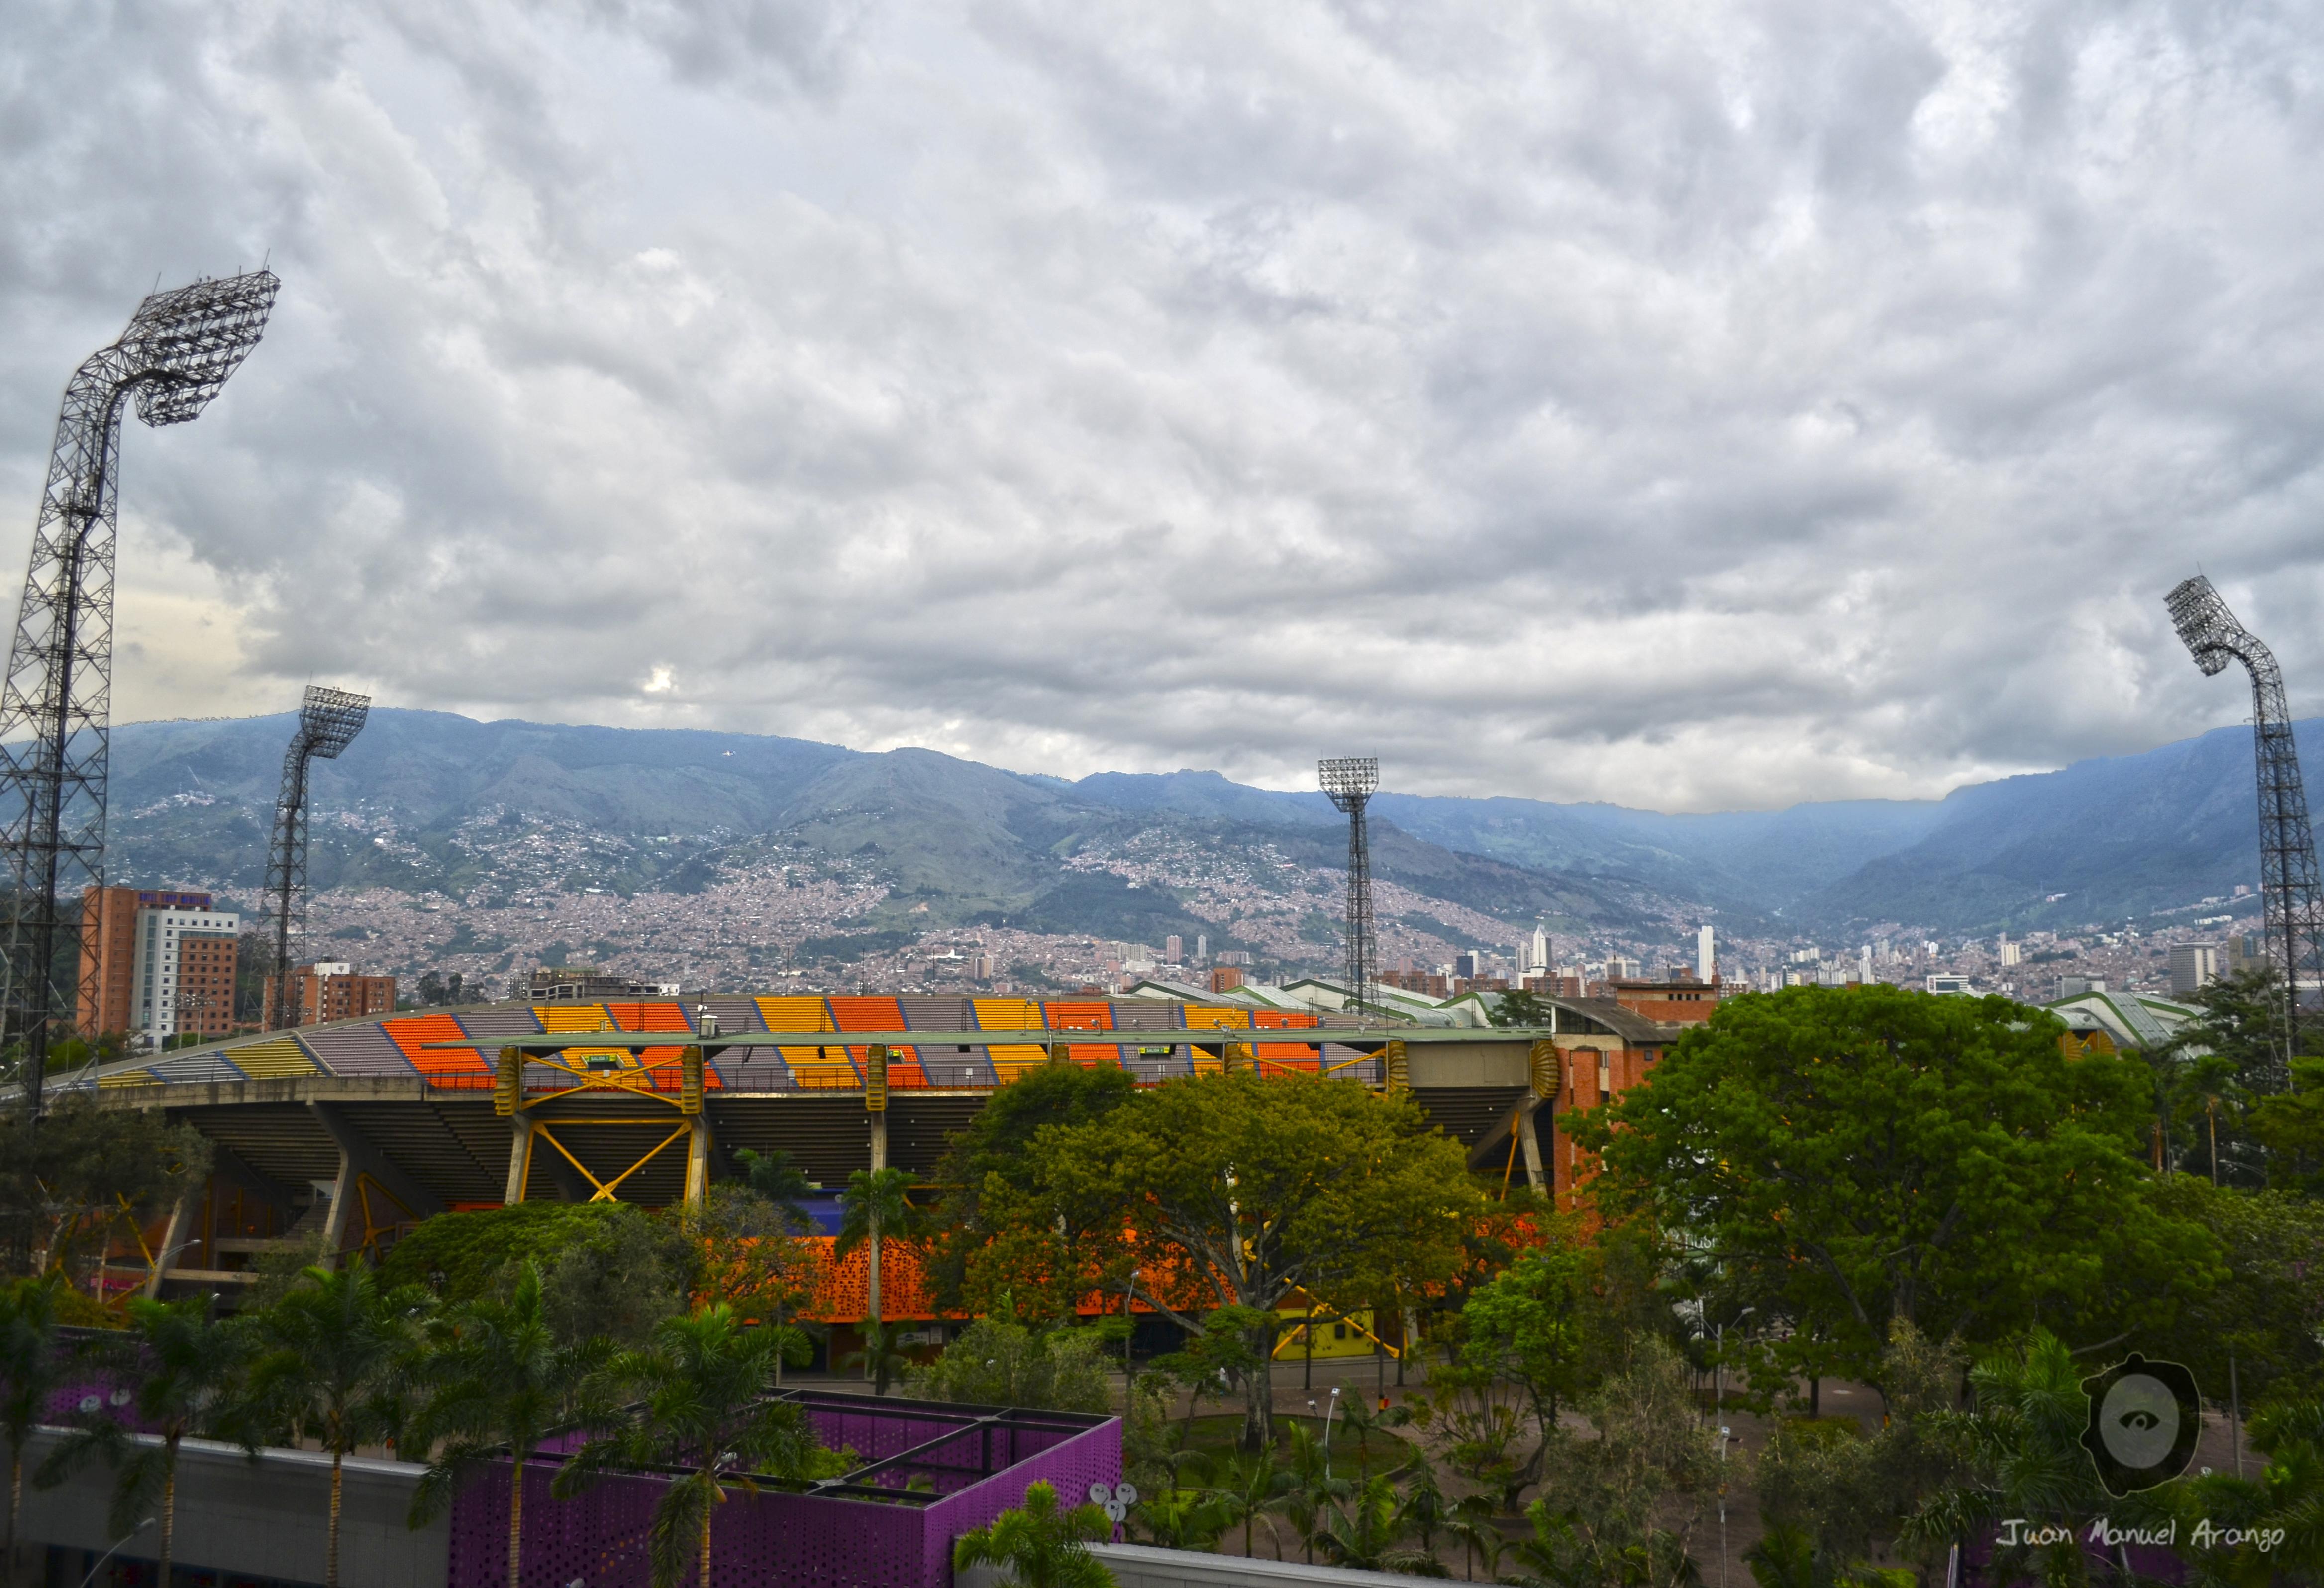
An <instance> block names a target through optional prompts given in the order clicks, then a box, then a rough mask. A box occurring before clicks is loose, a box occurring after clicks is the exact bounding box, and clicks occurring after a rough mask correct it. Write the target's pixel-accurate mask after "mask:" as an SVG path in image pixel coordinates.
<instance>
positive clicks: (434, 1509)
mask: <svg viewBox="0 0 2324 1588" xmlns="http://www.w3.org/2000/svg"><path fill="white" fill-rule="evenodd" d="M611 1353H612V1347H611V1345H610V1344H609V1343H607V1342H606V1341H604V1340H603V1339H593V1340H589V1341H586V1342H585V1343H581V1344H579V1345H564V1344H560V1343H558V1338H557V1334H556V1332H555V1331H554V1330H552V1329H551V1328H550V1327H549V1322H548V1319H547V1317H546V1316H544V1314H543V1311H542V1308H541V1301H540V1270H539V1268H538V1267H536V1266H535V1265H534V1264H533V1263H532V1262H531V1261H530V1260H527V1261H526V1263H525V1265H524V1268H523V1269H522V1271H521V1273H520V1274H519V1275H518V1277H517V1283H516V1293H515V1294H514V1295H513V1296H512V1297H510V1298H509V1299H508V1300H506V1301H493V1300H489V1299H486V1300H478V1301H473V1302H470V1303H469V1304H468V1305H467V1306H464V1307H462V1308H461V1309H460V1310H459V1311H457V1313H455V1314H453V1315H452V1316H451V1317H450V1318H448V1319H447V1320H446V1321H445V1328H444V1330H443V1334H442V1336H441V1343H439V1345H438V1348H437V1349H436V1350H435V1351H433V1352H431V1353H429V1357H428V1361H427V1377H428V1379H429V1382H430V1384H431V1385H432V1389H431V1390H430V1392H429V1396H428V1399H427V1400H426V1401H425V1402H424V1403H423V1404H422V1405H421V1407H420V1411H419V1414H418V1416H417V1417H416V1418H415V1419H414V1425H413V1428H412V1431H411V1436H410V1438H409V1439H408V1440H407V1443H408V1444H409V1445H411V1446H412V1448H414V1449H415V1450H424V1449H428V1448H430V1447H433V1446H436V1445H438V1441H439V1440H440V1441H442V1442H443V1443H442V1445H441V1447H440V1448H438V1450H437V1453H436V1458H435V1460H434V1461H432V1462H431V1463H429V1467H428V1471H427V1473H426V1474H425V1475H424V1476H423V1477H421V1479H420V1487H419V1489H418V1490H417V1491H415V1492H414V1493H413V1495H412V1497H411V1525H412V1526H413V1527H415V1528H418V1527H424V1526H425V1525H427V1523H429V1521H431V1520H433V1519H435V1518H436V1517H437V1516H438V1515H439V1514H441V1512H442V1511H443V1510H444V1509H445V1507H447V1505H449V1504H450V1503H451V1502H452V1496H453V1495H454V1493H455V1492H457V1491H458V1489H459V1487H460V1485H461V1483H462V1482H464V1481H466V1478H467V1477H468V1475H469V1474H470V1473H473V1472H474V1471H475V1469H476V1468H477V1466H479V1465H480V1464H481V1463H484V1461H486V1460H488V1459H489V1458H490V1457H491V1456H492V1455H493V1454H494V1453H495V1452H497V1451H499V1450H501V1449H503V1448H504V1449H506V1450H507V1451H508V1453H509V1456H510V1459H511V1460H512V1463H514V1468H515V1470H514V1472H513V1473H512V1474H511V1478H510V1485H509V1524H508V1580H509V1588H520V1584H521V1563H522V1561H523V1558H524V1552H523V1546H524V1468H525V1463H526V1462H527V1461H529V1460H530V1459H531V1457H532V1454H533V1453H534V1452H536V1451H537V1450H539V1448H540V1445H541V1442H542V1441H543V1440H545V1439H547V1438H548V1437H549V1436H550V1435H551V1434H553V1433H555V1432H557V1431H558V1429H559V1428H561V1427H565V1426H569V1425H571V1424H573V1423H575V1422H585V1423H586V1422H590V1421H594V1420H597V1419H598V1418H600V1417H603V1416H604V1414H605V1412H606V1410H607V1408H604V1406H603V1405H602V1404H601V1403H600V1402H599V1401H598V1400H597V1399H596V1398H595V1395H594V1394H593V1391H594V1390H595V1380H596V1375H597V1373H598V1371H599V1370H600V1369H601V1368H603V1367H604V1362H605V1359H606V1357H607V1356H609V1355H610V1354H611Z"/></svg>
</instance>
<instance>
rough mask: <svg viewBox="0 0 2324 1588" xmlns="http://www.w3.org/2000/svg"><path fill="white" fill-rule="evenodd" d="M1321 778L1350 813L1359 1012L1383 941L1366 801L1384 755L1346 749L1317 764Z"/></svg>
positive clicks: (1351, 971)
mask: <svg viewBox="0 0 2324 1588" xmlns="http://www.w3.org/2000/svg"><path fill="white" fill-rule="evenodd" d="M1315 777H1316V780H1317V781H1318V782H1320V783H1322V784H1323V792H1324V793H1325V794H1327V795H1329V796H1330V797H1331V800H1332V803H1333V805H1334V806H1336V807H1337V808H1339V809H1341V810H1342V811H1345V812H1346V813H1347V817H1348V958H1347V971H1346V974H1347V978H1348V986H1349V988H1350V989H1351V991H1352V992H1354V993H1355V995H1356V1013H1357V1015H1358V1016H1359V1017H1360V1016H1361V1015H1362V1014H1363V1012H1364V1011H1365V1010H1366V1009H1368V1008H1369V1007H1370V1005H1371V1002H1372V989H1373V988H1374V986H1375V985H1377V984H1378V983H1379V943H1378V940H1377V939H1376V938H1375V937H1373V935H1372V843H1371V835H1370V833H1369V831H1368V830H1367V829H1366V828H1365V826H1364V807H1365V806H1366V805H1367V804H1368V803H1369V802H1370V799H1371V797H1372V795H1373V794H1374V793H1375V792H1377V791H1378V790H1379V757H1378V756H1372V755H1347V756H1342V757H1340V758H1339V759H1337V760H1334V761H1323V762H1316V764H1315Z"/></svg>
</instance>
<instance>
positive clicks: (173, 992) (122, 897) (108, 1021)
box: [79, 888, 242, 1042]
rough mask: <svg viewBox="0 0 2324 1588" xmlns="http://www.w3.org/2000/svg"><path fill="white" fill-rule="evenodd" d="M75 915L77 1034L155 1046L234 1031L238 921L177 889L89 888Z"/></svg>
mask: <svg viewBox="0 0 2324 1588" xmlns="http://www.w3.org/2000/svg"><path fill="white" fill-rule="evenodd" d="M81 914H82V919H84V920H88V921H90V922H92V923H93V928H94V929H93V930H90V931H88V932H84V933H83V934H82V937H81V962H80V963H81V999H80V1010H79V1017H80V1029H82V1030H83V1031H85V1032H88V1033H89V1034H91V1035H102V1034H104V1033H106V1032H119V1033H121V1034H123V1035H124V1036H127V1037H130V1038H132V1039H144V1040H146V1041H148V1042H160V1041H161V1039H163V1038H166V1037H175V1036H179V1035H181V1034H182V1035H189V1036H196V1037H201V1038H210V1037H225V1036H229V1035H231V1034H232V1033H233V1030H234V977H235V958H236V955H237V952H238V943H237V936H238V934H239V933H240V930H241V928H242V918H241V917H239V916H237V915H235V914H234V913H233V912H232V911H230V910H218V909H212V908H211V900H210V896H209V895H208V894H207V893H195V892H190V891H185V890H182V889H152V888H90V889H88V890H86V891H83V893H82V894H81Z"/></svg>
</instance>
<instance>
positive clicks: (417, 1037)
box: [380, 1014, 493, 1078]
mask: <svg viewBox="0 0 2324 1588" xmlns="http://www.w3.org/2000/svg"><path fill="white" fill-rule="evenodd" d="M380 1029H383V1030H384V1031H385V1032H386V1033H387V1037H388V1040H389V1041H391V1042H392V1043H394V1044H395V1045H396V1047H397V1048H401V1050H402V1052H403V1057H406V1058H408V1059H410V1061H411V1064H412V1067H413V1068H414V1069H417V1070H418V1071H419V1072H420V1074H421V1075H423V1076H429V1077H431V1078H433V1077H435V1076H476V1075H490V1074H491V1073H492V1070H493V1066H491V1064H489V1063H487V1062H486V1061H485V1058H484V1053H483V1051H482V1050H481V1049H478V1048H429V1047H427V1046H425V1044H427V1043H429V1042H459V1041H464V1040H466V1038H467V1035H468V1033H467V1032H466V1031H464V1030H462V1029H460V1022H459V1021H457V1020H454V1019H453V1018H452V1017H451V1016H450V1015H448V1014H414V1015H402V1016H399V1017H397V1018H396V1019H394V1020H382V1021H381V1022H380Z"/></svg>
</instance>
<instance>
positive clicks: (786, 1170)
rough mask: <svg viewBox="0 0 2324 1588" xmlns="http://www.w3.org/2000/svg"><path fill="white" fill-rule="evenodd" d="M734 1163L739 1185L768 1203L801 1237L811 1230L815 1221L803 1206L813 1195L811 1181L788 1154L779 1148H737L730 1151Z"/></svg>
mask: <svg viewBox="0 0 2324 1588" xmlns="http://www.w3.org/2000/svg"><path fill="white" fill-rule="evenodd" d="M734 1161H735V1162H736V1163H737V1164H739V1165H740V1166H742V1183H743V1184H744V1185H745V1186H749V1187H750V1188H751V1190H752V1193H753V1194H755V1195H757V1196H763V1197H765V1198H766V1199H767V1201H768V1202H770V1203H771V1204H772V1205H774V1206H775V1208H776V1209H777V1210H778V1211H779V1212H780V1213H781V1214H782V1216H783V1220H784V1222H785V1223H788V1225H789V1226H790V1228H791V1230H792V1232H793V1233H796V1234H805V1233H807V1232H808V1231H809V1230H812V1229H814V1228H815V1220H814V1219H813V1218H811V1217H809V1216H808V1214H807V1198H808V1197H810V1196H814V1195H815V1192H816V1185H815V1182H814V1181H812V1180H810V1179H808V1178H807V1171H805V1170H804V1169H802V1168H799V1167H798V1164H796V1163H794V1162H793V1161H792V1160H791V1155H790V1154H789V1153H788V1152H785V1151H783V1150H782V1149H779V1148H775V1149H769V1150H768V1151H765V1152H758V1151H754V1150H752V1149H750V1148H748V1147H738V1148H736V1149H734Z"/></svg>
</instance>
